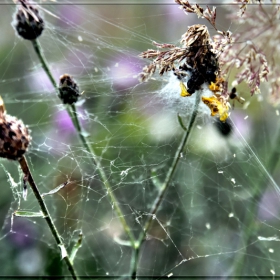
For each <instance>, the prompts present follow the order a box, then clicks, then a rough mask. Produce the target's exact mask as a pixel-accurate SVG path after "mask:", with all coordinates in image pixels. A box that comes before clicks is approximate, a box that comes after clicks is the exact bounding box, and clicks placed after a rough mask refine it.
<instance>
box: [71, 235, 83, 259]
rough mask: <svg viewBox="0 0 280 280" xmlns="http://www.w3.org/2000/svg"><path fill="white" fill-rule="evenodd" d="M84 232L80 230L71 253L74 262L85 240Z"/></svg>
mask: <svg viewBox="0 0 280 280" xmlns="http://www.w3.org/2000/svg"><path fill="white" fill-rule="evenodd" d="M83 237H84V236H83V233H82V232H81V231H80V233H79V236H78V239H77V241H76V243H75V244H74V246H73V248H72V251H71V253H70V261H71V262H72V263H74V259H75V257H76V254H77V253H78V250H79V249H80V248H81V247H82V242H83Z"/></svg>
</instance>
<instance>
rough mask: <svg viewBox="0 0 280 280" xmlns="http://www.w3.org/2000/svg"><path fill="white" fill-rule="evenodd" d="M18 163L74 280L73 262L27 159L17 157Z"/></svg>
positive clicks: (75, 276)
mask: <svg viewBox="0 0 280 280" xmlns="http://www.w3.org/2000/svg"><path fill="white" fill-rule="evenodd" d="M19 164H20V167H21V169H22V171H23V174H24V176H25V178H27V180H28V182H29V185H30V187H31V189H32V191H33V193H34V195H35V197H36V199H37V201H38V203H39V206H40V208H41V211H42V213H43V215H44V218H45V220H46V221H47V224H48V226H49V228H50V230H51V232H52V235H53V237H54V239H55V241H56V243H57V245H58V247H59V248H60V250H61V253H62V257H63V259H64V261H65V263H66V265H67V268H68V270H69V272H70V273H71V276H72V278H73V279H74V280H77V279H78V276H77V274H76V272H75V269H74V266H73V263H72V262H71V260H70V258H69V256H68V254H67V251H66V248H65V246H64V244H63V242H62V239H61V237H60V235H59V233H58V231H57V229H56V227H55V224H54V222H53V220H52V218H51V216H50V214H49V211H48V208H47V205H46V204H45V202H44V200H43V198H42V195H41V193H40V191H39V189H38V188H37V185H36V183H35V181H34V179H33V177H32V174H31V172H30V169H29V166H28V164H27V161H26V159H25V157H24V156H23V157H22V158H21V159H19Z"/></svg>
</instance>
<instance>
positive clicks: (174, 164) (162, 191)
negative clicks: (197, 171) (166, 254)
mask: <svg viewBox="0 0 280 280" xmlns="http://www.w3.org/2000/svg"><path fill="white" fill-rule="evenodd" d="M199 103H200V94H199V92H197V93H196V99H195V104H194V108H193V112H192V115H191V118H190V120H189V123H188V126H187V127H186V131H185V132H184V134H183V137H182V139H181V142H180V144H179V146H178V149H177V151H176V153H175V156H174V159H173V162H172V164H171V166H170V168H169V170H168V172H167V174H166V177H165V180H164V182H163V183H162V185H161V188H160V190H159V193H158V196H157V198H156V200H155V202H154V204H153V206H152V208H151V214H150V215H149V218H148V220H147V221H146V223H145V225H144V228H143V231H142V233H141V234H140V236H139V239H138V244H136V245H137V247H136V248H135V253H134V267H133V268H132V269H131V271H132V273H131V275H132V278H135V277H136V273H137V264H138V259H139V251H140V249H141V245H142V244H143V242H144V238H145V235H146V233H147V231H148V230H149V228H150V227H151V225H152V221H153V219H154V218H155V214H156V212H157V210H158V208H159V206H160V204H161V202H162V200H163V198H164V195H165V193H166V190H167V189H168V186H169V183H170V181H171V179H172V176H173V174H174V172H175V170H176V167H177V165H178V162H179V160H180V158H181V153H182V152H183V150H184V147H185V145H186V143H187V142H188V140H189V136H190V134H191V132H192V129H193V127H194V124H195V120H196V117H197V113H198V106H199Z"/></svg>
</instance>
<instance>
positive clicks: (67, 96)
mask: <svg viewBox="0 0 280 280" xmlns="http://www.w3.org/2000/svg"><path fill="white" fill-rule="evenodd" d="M58 89H59V95H58V97H59V98H60V99H61V100H62V102H63V103H64V104H69V105H71V104H73V103H76V102H77V101H78V99H79V97H80V96H81V94H80V91H79V87H78V85H77V83H76V82H75V81H74V79H73V78H72V77H71V76H70V75H68V74H64V75H62V76H60V78H59V88H58Z"/></svg>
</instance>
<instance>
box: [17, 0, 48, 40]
mask: <svg viewBox="0 0 280 280" xmlns="http://www.w3.org/2000/svg"><path fill="white" fill-rule="evenodd" d="M18 1H19V2H20V6H19V7H18V11H17V13H16V19H15V29H16V31H17V32H18V35H19V36H21V37H22V38H24V39H26V40H35V39H37V38H38V37H39V36H40V35H41V34H42V32H43V30H44V21H43V19H42V17H41V16H40V14H39V11H38V9H36V8H35V7H34V5H32V4H29V3H28V1H27V0H18Z"/></svg>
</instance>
